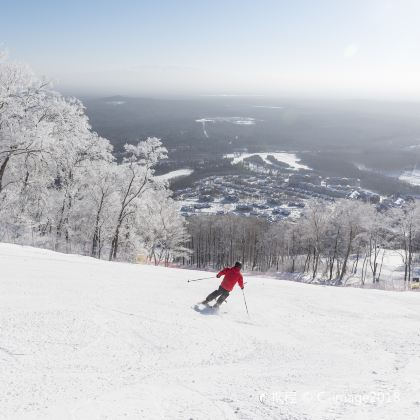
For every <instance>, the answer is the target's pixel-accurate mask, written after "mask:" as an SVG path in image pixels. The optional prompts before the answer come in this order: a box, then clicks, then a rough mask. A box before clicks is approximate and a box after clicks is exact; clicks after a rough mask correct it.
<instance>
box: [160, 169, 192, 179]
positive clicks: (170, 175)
mask: <svg viewBox="0 0 420 420" xmlns="http://www.w3.org/2000/svg"><path fill="white" fill-rule="evenodd" d="M193 172H194V169H187V168H186V169H177V170H175V171H171V172H167V173H166V174H162V175H158V176H156V178H158V179H160V180H170V179H175V178H183V177H185V176H188V175H191V174H192V173H193Z"/></svg>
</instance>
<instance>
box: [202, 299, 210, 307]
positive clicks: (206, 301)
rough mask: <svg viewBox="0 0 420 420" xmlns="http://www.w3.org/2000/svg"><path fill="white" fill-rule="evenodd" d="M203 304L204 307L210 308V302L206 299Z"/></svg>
mask: <svg viewBox="0 0 420 420" xmlns="http://www.w3.org/2000/svg"><path fill="white" fill-rule="evenodd" d="M201 304H202V305H206V306H209V301H208V300H207V299H205V300H203V301H202V302H201Z"/></svg>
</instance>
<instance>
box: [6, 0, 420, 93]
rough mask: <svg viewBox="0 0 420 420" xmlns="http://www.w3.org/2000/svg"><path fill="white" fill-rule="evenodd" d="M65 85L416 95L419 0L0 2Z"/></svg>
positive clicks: (17, 31)
mask: <svg viewBox="0 0 420 420" xmlns="http://www.w3.org/2000/svg"><path fill="white" fill-rule="evenodd" d="M0 5H1V8H0V10H1V13H0V45H1V48H3V49H6V50H7V51H8V53H9V57H11V58H12V59H14V60H17V61H22V62H25V63H27V64H29V65H30V66H31V67H32V68H33V69H34V70H35V72H36V73H38V74H41V75H44V76H46V77H48V78H51V79H52V80H53V81H54V82H55V84H56V86H57V87H58V88H59V89H61V90H64V91H65V92H67V91H68V92H71V93H75V94H76V93H80V94H99V95H102V94H103V95H114V94H122V95H127V94H129V95H133V96H134V95H136V96H139V95H149V96H150V95H153V94H156V95H161V94H187V95H190V94H194V95H219V94H228V95H229V94H232V95H297V96H321V97H324V96H325V97H329V96H333V97H344V98H345V97H349V98H374V99H383V98H386V99H398V100H400V99H404V100H405V99H408V100H416V101H417V100H420V51H419V49H420V23H419V16H420V1H419V0H293V1H290V0H224V1H222V0H154V1H142V0H137V1H134V0H133V1H130V0H119V1H109V0H84V1H82V0H68V1H61V0H55V1H53V0H37V1H33V0H13V1H9V0H0Z"/></svg>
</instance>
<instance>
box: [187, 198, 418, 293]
mask: <svg viewBox="0 0 420 420" xmlns="http://www.w3.org/2000/svg"><path fill="white" fill-rule="evenodd" d="M189 220H190V221H189V225H188V231H189V234H190V240H189V242H188V248H189V249H190V256H189V258H183V259H182V263H183V264H185V265H193V266H194V267H197V268H207V267H212V268H214V269H219V268H220V267H222V266H226V265H231V264H233V263H234V262H235V261H237V260H239V261H241V262H242V263H243V264H244V267H245V269H246V270H250V271H257V272H267V271H275V272H282V273H286V272H287V273H301V274H303V275H304V277H305V281H309V282H312V281H317V282H322V283H325V284H333V285H345V284H346V280H347V278H348V277H349V276H350V275H351V274H355V273H356V272H358V273H360V277H361V282H362V284H365V283H366V282H370V283H376V282H379V281H380V278H381V271H382V265H383V261H384V258H385V257H386V253H387V252H389V251H390V250H396V251H397V252H398V253H399V254H400V255H401V263H402V264H403V266H404V280H405V281H411V280H412V272H413V266H414V263H415V261H416V258H417V255H418V252H419V250H420V206H419V204H418V202H414V201H410V202H408V203H406V204H405V205H404V206H401V207H395V208H392V209H390V210H387V211H379V210H378V208H377V207H376V206H375V205H372V204H368V203H364V202H361V201H358V200H346V199H342V200H337V201H335V202H334V203H332V204H331V203H326V202H322V201H317V200H312V201H308V202H307V203H306V208H305V211H304V213H303V216H302V217H301V218H300V219H299V220H298V221H297V222H295V221H290V220H288V219H285V220H284V221H280V222H274V223H273V222H271V223H270V222H267V221H266V220H262V219H255V218H247V217H241V216H236V215H226V216H195V217H191V218H190V219H189Z"/></svg>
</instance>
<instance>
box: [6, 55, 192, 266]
mask: <svg viewBox="0 0 420 420" xmlns="http://www.w3.org/2000/svg"><path fill="white" fill-rule="evenodd" d="M125 151H126V155H125V157H124V160H123V162H122V163H120V164H118V163H117V162H116V161H115V159H114V157H113V155H112V146H111V145H110V143H109V141H108V140H106V139H104V138H101V137H100V136H98V135H97V134H96V133H95V132H93V131H92V130H91V127H90V124H89V121H88V118H87V116H86V114H85V109H84V107H83V105H82V103H81V102H80V101H79V100H77V99H75V98H64V97H63V96H61V95H60V94H59V93H58V92H55V91H54V90H53V89H52V88H51V85H50V84H49V83H48V82H47V81H45V80H43V79H41V78H38V77H37V76H35V75H34V74H33V73H32V71H31V70H30V69H28V68H27V67H26V66H23V65H20V64H16V63H13V62H10V61H9V60H7V58H6V57H5V55H4V54H0V239H1V240H7V241H11V242H19V243H24V244H32V245H37V246H45V247H50V248H54V249H57V250H64V251H67V252H70V251H73V252H81V253H84V254H88V255H92V256H95V257H98V258H100V257H101V256H102V255H103V253H104V252H108V253H109V257H110V259H114V258H116V257H117V253H118V250H119V248H120V247H123V249H124V250H125V251H126V252H125V255H124V256H125V257H128V256H134V255H135V254H136V252H137V251H138V249H140V248H144V244H143V243H142V241H143V240H144V239H143V237H144V235H143V233H142V229H141V226H139V224H138V221H139V220H140V219H139V217H138V214H139V209H140V206H141V205H142V206H143V208H146V207H144V206H145V205H147V204H148V202H150V204H149V207H147V208H149V209H153V208H156V211H158V212H160V213H159V214H154V213H153V212H151V213H149V217H150V220H151V223H152V224H153V225H154V226H155V230H156V231H160V232H164V231H165V229H166V230H167V231H169V232H171V233H170V234H169V233H168V234H167V235H168V239H166V240H165V244H166V245H165V252H164V259H165V260H166V262H168V261H169V258H172V257H175V256H178V255H179V253H178V251H177V250H181V249H182V246H181V245H182V242H183V241H184V240H185V236H184V234H182V233H180V232H184V230H183V229H184V221H183V219H181V218H180V217H179V216H176V217H175V214H174V205H173V202H172V201H171V200H170V199H169V197H168V192H167V185H166V184H164V183H162V182H159V181H158V180H157V179H156V178H155V177H154V176H153V173H154V167H155V165H156V164H158V162H159V161H160V160H161V159H164V158H165V157H166V149H165V148H164V147H163V146H162V144H161V142H160V140H159V139H157V138H149V139H147V140H146V141H144V142H140V143H139V144H137V145H126V146H125ZM146 193H147V195H146ZM162 194H163V195H162ZM157 197H159V198H157ZM158 202H159V206H157V205H156V203H158ZM166 205H167V206H168V208H167V209H166V208H165V206H166ZM161 215H164V217H161ZM159 223H165V227H164V226H159ZM143 225H144V226H146V225H147V223H146V222H144V220H143ZM169 236H171V238H169ZM169 239H170V240H169ZM161 247H162V246H161ZM161 249H163V248H161Z"/></svg>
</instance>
